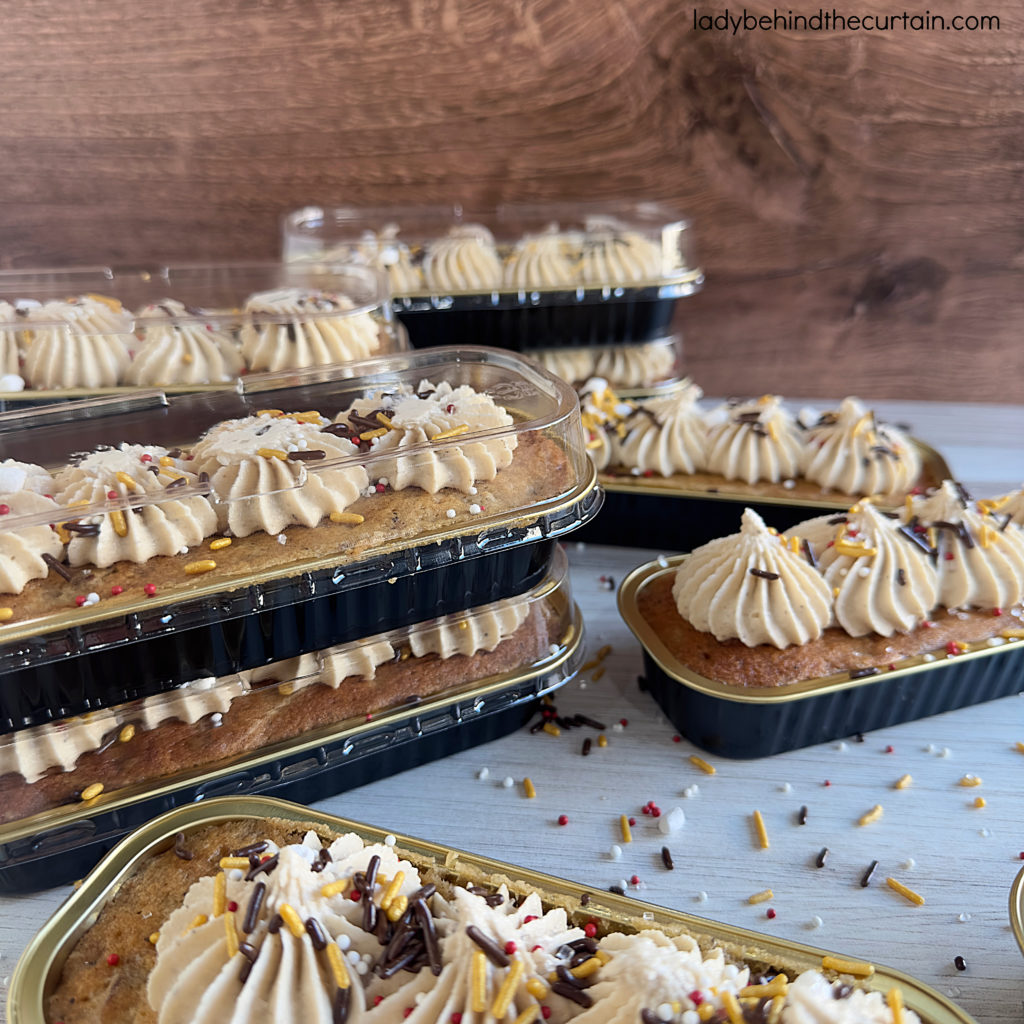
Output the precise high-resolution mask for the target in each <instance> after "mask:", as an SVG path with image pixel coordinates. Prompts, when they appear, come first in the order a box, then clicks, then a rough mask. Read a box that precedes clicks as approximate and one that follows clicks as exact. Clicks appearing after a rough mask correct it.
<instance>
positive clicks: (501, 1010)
mask: <svg viewBox="0 0 1024 1024" xmlns="http://www.w3.org/2000/svg"><path fill="white" fill-rule="evenodd" d="M524 970H526V967H525V965H524V964H523V961H522V960H514V961H513V962H512V966H511V967H510V968H509V969H508V974H506V975H505V980H504V981H503V982H502V983H501V988H499V989H498V994H497V995H496V996H495V997H494V1002H493V1003H492V1004H491V1016H492V1017H494V1019H495V1020H502V1019H503V1018H504V1016H505V1014H506V1013H508V1008H509V1005H510V1004H511V1002H512V997H513V996H514V995H515V994H516V986H517V985H518V984H519V979H520V978H521V977H522V976H523V971H524Z"/></svg>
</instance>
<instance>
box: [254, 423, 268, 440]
mask: <svg viewBox="0 0 1024 1024" xmlns="http://www.w3.org/2000/svg"><path fill="white" fill-rule="evenodd" d="M269 429H270V424H269V423H267V424H266V425H265V426H262V427H260V428H259V429H258V430H257V431H256V436H257V437H262V436H263V435H264V434H265V433H266V432H267V431H268V430H269Z"/></svg>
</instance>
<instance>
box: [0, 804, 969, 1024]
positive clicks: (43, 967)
mask: <svg viewBox="0 0 1024 1024" xmlns="http://www.w3.org/2000/svg"><path fill="white" fill-rule="evenodd" d="M267 819H272V820H275V821H279V822H281V823H282V825H287V824H288V823H294V827H295V829H296V830H302V829H307V828H309V829H313V830H315V831H321V832H325V833H328V834H342V833H346V832H354V833H356V834H357V835H359V836H360V837H361V838H362V839H363V840H364V842H367V843H382V842H384V841H385V840H388V839H389V837H390V836H393V837H394V840H393V841H394V842H395V847H396V850H397V851H398V852H400V854H401V855H402V856H403V857H404V858H406V859H408V860H409V861H410V862H412V863H413V864H414V865H415V866H416V867H417V868H418V869H419V870H420V871H421V872H423V873H425V874H426V875H427V876H428V877H429V878H431V879H432V880H434V879H436V880H437V881H436V884H438V885H439V886H441V887H443V886H445V885H450V884H457V885H482V886H485V887H497V886H499V885H502V884H505V885H507V886H508V888H509V890H510V892H511V893H512V894H513V895H514V896H525V895H526V894H527V893H530V892H537V893H538V894H539V895H540V896H541V899H542V901H543V903H544V904H545V906H546V907H556V906H557V907H563V908H565V909H566V910H567V912H568V914H569V917H570V920H571V921H572V923H574V924H576V925H578V926H581V927H582V926H583V925H584V924H586V923H589V922H593V923H594V924H595V925H596V927H597V929H598V933H599V934H601V933H603V932H606V931H626V932H635V931H641V930H644V929H648V928H657V929H660V930H662V931H664V932H666V933H667V934H669V935H673V934H675V935H678V934H687V935H690V936H692V937H693V938H694V939H696V940H697V941H698V943H699V944H700V945H701V948H702V949H703V950H705V951H707V950H708V949H710V948H712V947H721V948H722V949H723V951H724V952H725V954H726V956H727V957H730V958H732V959H734V960H736V961H738V962H743V963H746V964H749V965H750V966H751V968H752V969H753V970H755V971H757V970H766V969H769V968H770V969H771V971H772V973H776V972H778V971H780V970H782V971H785V972H787V973H790V974H794V975H795V974H796V973H799V972H802V971H805V970H812V969H818V970H821V969H822V967H823V959H824V958H825V957H828V956H832V955H833V954H829V953H828V952H827V951H825V950H822V949H817V948H815V947H812V946H806V945H803V944H801V943H795V942H788V941H785V940H782V939H777V938H775V937H774V936H768V935H763V934H759V933H757V932H752V931H748V930H745V929H741V928H734V927H731V926H729V925H725V924H719V923H718V922H715V921H710V920H706V919H704V918H700V917H695V916H693V915H690V914H685V913H681V912H679V911H674V910H668V909H665V908H662V907H657V906H653V905H651V904H646V903H641V902H639V901H636V900H633V899H630V898H628V897H625V896H618V895H616V894H614V893H609V892H607V891H604V890H601V889H595V888H592V887H591V886H587V885H580V884H578V883H574V882H570V881H567V880H565V879H560V878H555V877H553V876H551V875H546V874H541V873H539V872H536V871H531V870H529V869H527V868H522V867H518V866H515V865H512V864H508V863H504V862H502V861H497V860H493V859H491V858H487V857H481V856H478V855H476V854H472V853H466V852H463V851H460V850H457V849H453V848H451V847H447V846H441V845H439V844H437V843H431V842H425V841H423V840H420V839H415V838H412V837H409V836H403V835H399V834H395V833H392V832H389V831H386V830H384V829H382V828H378V827H375V826H372V825H367V824H363V823H360V822H355V821H349V820H346V819H343V818H338V817H334V816H333V815H329V814H325V813H322V812H318V811H316V810H313V809H310V808H308V807H301V806H297V805H295V804H291V803H286V802H284V801H280V800H272V799H266V798H258V797H236V798H231V797H228V798H223V799H219V800H212V801H209V802H205V803H203V804H198V805H192V806H189V807H184V808H181V809H179V810H176V811H172V812H170V813H169V814H165V815H163V816H162V817H160V818H158V819H156V820H155V821H151V822H149V823H148V824H147V825H145V826H143V827H142V828H140V829H139V830H138V831H136V832H135V833H133V834H132V835H131V836H129V837H128V838H127V839H125V840H124V842H123V843H121V844H120V845H119V846H118V847H117V848H116V849H115V850H113V851H112V852H111V853H110V854H109V855H108V856H107V857H106V858H105V859H104V860H103V861H102V862H101V863H100V864H99V865H98V866H97V867H96V868H95V870H94V871H93V872H92V873H91V874H90V875H89V876H88V877H87V878H86V879H85V880H84V882H83V884H82V886H81V887H80V888H79V889H78V890H77V891H76V892H75V893H74V894H73V895H72V896H71V897H70V898H69V899H68V901H67V902H66V903H65V904H64V905H63V906H62V907H61V908H60V909H59V910H58V911H57V912H56V914H54V916H53V917H52V918H51V919H50V920H49V922H47V924H46V925H44V926H43V928H42V929H41V930H40V931H39V932H38V934H37V935H36V936H35V937H34V938H33V939H32V941H31V942H30V943H29V945H28V947H27V949H26V950H25V952H24V953H23V955H22V957H21V959H20V960H19V962H18V965H17V967H16V968H15V971H14V974H13V976H12V978H11V986H10V992H9V996H8V1004H7V1011H8V1020H9V1022H10V1024H44V1021H45V1016H44V1007H45V1004H46V1001H47V998H48V996H49V994H50V993H51V992H52V991H53V990H54V988H55V986H56V984H57V982H58V980H59V978H60V973H61V970H62V967H63V964H64V961H65V960H66V959H67V957H68V955H69V953H70V951H71V949H72V948H73V946H74V944H75V942H76V941H77V940H78V939H79V938H80V937H81V936H82V935H83V934H84V933H85V932H86V930H87V929H88V928H90V927H91V926H92V924H93V923H94V922H95V920H96V918H97V917H98V916H99V914H100V913H101V912H102V910H103V908H104V906H105V905H106V904H107V902H108V901H110V900H111V899H112V898H113V897H114V896H115V895H116V894H117V892H118V891H119V889H120V888H121V886H122V884H123V883H124V882H125V881H126V880H127V879H128V878H130V877H131V876H132V875H133V874H134V873H135V872H136V871H138V870H139V869H140V867H141V866H142V865H143V864H145V863H146V862H147V861H148V860H149V859H150V858H152V857H154V856H156V855H158V854H161V853H164V852H166V851H168V850H169V849H171V848H172V847H174V846H175V844H176V842H177V843H181V842H184V843H185V844H186V845H187V843H188V837H189V834H190V833H191V832H192V831H193V830H195V829H198V828H203V827H205V826H214V827H216V826H217V825H228V824H231V823H236V822H239V821H251V822H253V823H257V822H259V821H261V820H267ZM256 831H258V825H257V826H256ZM179 836H182V838H179ZM389 841H390V840H389ZM183 895H184V894H183ZM159 925H160V922H154V923H153V927H154V928H158V927H159ZM842 959H846V958H842ZM872 966H873V967H874V971H873V974H871V976H870V977H868V978H866V979H865V980H864V981H863V982H859V983H858V984H860V985H862V987H865V988H867V989H871V990H875V991H878V992H881V993H883V995H884V994H886V993H888V992H889V991H890V990H892V989H894V988H895V989H898V990H899V992H900V993H901V994H902V1002H903V1005H904V1006H905V1007H906V1008H907V1009H909V1010H912V1011H913V1012H914V1013H916V1014H917V1015H918V1016H919V1017H920V1018H921V1021H922V1024H973V1018H971V1017H970V1016H969V1015H967V1014H966V1013H965V1012H964V1011H963V1010H961V1009H959V1008H958V1007H957V1006H955V1005H954V1004H953V1003H951V1002H950V1001H949V1000H948V999H946V998H945V997H943V996H942V995H940V994H939V993H938V992H936V991H935V990H934V989H932V988H930V987H928V986H927V985H925V984H923V983H922V982H920V981H918V980H917V979H915V978H913V977H911V976H910V975H907V974H905V973H903V972H901V971H896V970H893V969H890V968H887V967H883V966H880V965H872Z"/></svg>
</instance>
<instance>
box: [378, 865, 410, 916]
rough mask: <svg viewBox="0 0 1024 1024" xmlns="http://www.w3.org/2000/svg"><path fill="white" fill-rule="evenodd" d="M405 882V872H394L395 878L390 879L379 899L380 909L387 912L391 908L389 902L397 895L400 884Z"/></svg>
mask: <svg viewBox="0 0 1024 1024" xmlns="http://www.w3.org/2000/svg"><path fill="white" fill-rule="evenodd" d="M404 881H405V872H404V871H396V872H395V877H394V878H392V879H391V882H390V884H389V885H388V887H387V888H386V889H385V890H384V895H383V896H381V898H380V909H381V910H387V909H388V907H390V906H391V901H392V900H393V899H394V898H395V897H396V896H397V895H398V890H399V889H401V888H402V883H403V882H404Z"/></svg>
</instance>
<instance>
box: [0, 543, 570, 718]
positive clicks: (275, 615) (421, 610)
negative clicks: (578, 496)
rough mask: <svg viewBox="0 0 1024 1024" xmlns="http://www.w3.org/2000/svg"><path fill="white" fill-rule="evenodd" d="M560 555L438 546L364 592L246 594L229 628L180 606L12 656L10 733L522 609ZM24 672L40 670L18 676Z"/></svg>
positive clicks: (8, 671)
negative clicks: (457, 615)
mask: <svg viewBox="0 0 1024 1024" xmlns="http://www.w3.org/2000/svg"><path fill="white" fill-rule="evenodd" d="M554 549H555V541H554V540H553V539H550V538H548V539H544V540H539V541H532V542H528V543H522V544H519V545H518V546H509V547H506V548H504V549H503V550H497V551H494V552H490V553H483V552H477V553H476V555H475V557H473V556H472V553H471V552H468V551H466V550H465V548H462V549H460V550H461V552H462V554H463V557H460V558H452V557H451V555H452V552H451V550H450V549H446V548H443V547H441V546H438V545H433V546H430V547H426V548H418V549H414V550H410V551H406V552H401V553H399V555H398V556H396V557H394V558H389V559H388V560H387V561H384V562H381V561H378V562H376V563H374V564H373V565H371V566H367V567H365V572H364V575H365V577H366V580H367V582H366V583H365V584H364V585H363V586H359V587H355V588H353V587H351V586H348V587H347V588H345V589H338V590H335V591H333V592H332V591H328V592H327V593H324V594H322V596H319V597H313V598H310V599H309V600H306V601H297V602H296V601H293V600H292V596H291V594H290V592H285V593H284V594H282V600H281V602H280V603H279V604H277V605H276V606H275V605H273V604H272V603H271V601H270V600H268V598H267V596H266V595H262V594H260V595H256V594H248V593H246V592H242V593H240V594H238V595H229V597H228V598H226V599H225V601H224V602H223V604H227V603H228V602H229V601H230V602H231V603H232V604H234V605H235V607H234V608H232V609H231V612H232V613H231V614H227V615H225V617H216V616H215V615H213V614H210V611H211V610H210V608H209V604H210V602H209V601H201V602H196V603H197V605H201V607H200V608H198V609H197V611H198V614H197V616H196V618H197V620H199V624H197V625H196V626H194V627H192V628H181V627H180V625H178V622H177V620H178V618H180V617H182V616H187V615H188V611H189V609H188V608H187V607H182V606H180V605H179V606H178V612H177V614H176V615H175V616H168V615H166V614H165V612H164V610H157V611H156V612H154V613H153V614H152V615H150V616H142V615H131V616H128V617H127V618H126V619H124V620H122V621H120V622H118V623H116V624H113V625H110V624H100V627H99V628H96V627H92V628H90V627H83V628H82V629H76V630H70V631H64V632H61V633H58V634H55V635H50V636H48V635H46V634H44V635H43V636H41V637H39V638H38V639H36V638H33V639H31V640H27V641H21V642H19V643H15V644H8V645H3V646H0V668H2V675H0V733H2V732H10V731H13V730H15V729H21V728H26V727H28V726H32V725H40V724H43V723H45V722H49V721H54V720H57V719H61V718H66V717H68V716H69V715H77V714H82V713H83V712H85V711H90V710H96V709H97V708H101V707H110V706H112V705H115V704H123V703H125V702H126V701H129V700H135V699H137V698H139V697H147V696H151V695H153V694H156V693H161V692H163V691H164V690H167V689H169V688H170V687H172V686H176V685H178V684H179V683H180V682H181V681H182V680H183V679H198V678H201V677H203V676H225V675H230V674H231V673H233V672H240V671H243V670H244V669H250V668H258V667H260V666H262V665H267V664H270V663H271V662H275V661H285V660H286V659H288V658H293V657H295V656H297V655H299V654H306V653H309V652H311V651H318V650H321V649H323V648H325V647H332V646H334V645H335V644H341V643H347V642H348V641H350V640H357V639H359V638H360V637H364V636H371V635H373V634H375V633H380V632H384V631H385V630H388V629H396V628H398V627H400V626H407V625H411V624H412V623H415V622H422V621H424V620H425V619H430V618H434V617H436V616H439V615H448V614H451V613H453V612H459V611H464V610H466V609H467V608H472V607H475V606H476V605H482V604H489V603H490V602H491V601H499V600H502V599H504V598H509V597H516V596H518V595H520V594H522V593H525V592H526V591H527V590H529V589H531V588H532V587H534V586H536V585H537V584H538V583H539V582H540V580H541V579H543V577H544V575H545V574H546V573H547V571H548V568H549V566H550V564H551V558H552V555H553V553H554ZM432 560H433V562H434V563H435V564H431V561H432ZM357 569H358V567H355V570H354V571H357ZM325 575H326V577H327V578H329V577H330V576H331V575H332V572H330V571H329V572H326V573H325ZM392 581H393V582H392ZM324 582H326V581H324ZM317 583H318V581H317V580H315V579H313V578H312V576H311V577H310V579H309V580H307V581H306V586H307V587H308V588H309V589H310V590H316V589H318V585H317ZM319 589H320V590H324V589H327V588H326V587H325V586H323V585H320V586H319ZM213 603H214V604H215V605H218V606H220V605H222V602H220V601H214V602H213ZM224 610H225V611H227V609H224ZM104 627H105V628H104ZM133 634H134V639H133ZM104 641H106V642H105V643H104ZM19 661H27V662H29V664H28V665H27V667H22V668H19V667H18V663H19Z"/></svg>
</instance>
